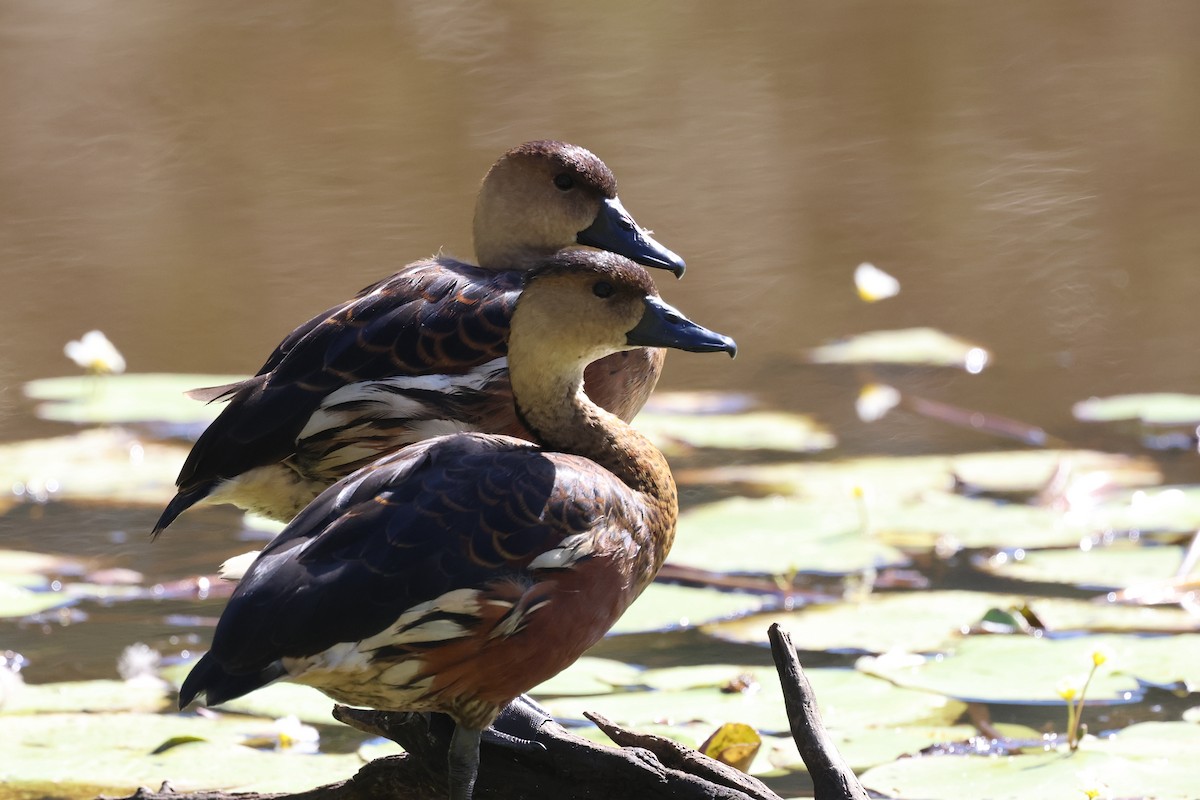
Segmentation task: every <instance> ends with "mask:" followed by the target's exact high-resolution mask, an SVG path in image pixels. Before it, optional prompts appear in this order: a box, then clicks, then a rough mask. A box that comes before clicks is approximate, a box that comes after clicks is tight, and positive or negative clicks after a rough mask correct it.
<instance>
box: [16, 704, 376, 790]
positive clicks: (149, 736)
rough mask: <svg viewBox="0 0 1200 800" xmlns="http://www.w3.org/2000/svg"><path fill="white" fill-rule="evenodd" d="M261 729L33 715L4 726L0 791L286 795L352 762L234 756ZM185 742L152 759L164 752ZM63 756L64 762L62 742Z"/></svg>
mask: <svg viewBox="0 0 1200 800" xmlns="http://www.w3.org/2000/svg"><path fill="white" fill-rule="evenodd" d="M264 723H265V724H268V725H269V724H270V723H269V722H267V721H265V720H261V719H253V718H249V719H248V718H245V717H225V716H221V717H217V718H204V717H200V716H197V715H162V714H138V713H122V714H40V715H31V716H23V717H5V719H4V735H5V758H4V759H3V760H2V761H0V783H2V784H3V786H4V787H5V791H6V792H7V793H9V794H11V795H12V796H14V797H56V798H70V799H71V800H74V799H75V798H79V800H85V799H87V800H90V798H93V797H96V796H97V795H101V794H105V795H121V796H124V795H129V794H132V793H133V792H134V791H135V790H136V789H137V788H138V787H139V786H158V785H159V784H161V783H162V782H163V781H164V780H169V781H170V782H171V785H172V786H173V787H175V789H176V790H177V791H181V792H186V791H195V790H199V789H222V790H237V791H255V792H296V791H302V790H307V789H311V788H312V787H314V786H319V785H322V784H326V783H332V782H334V781H339V780H344V779H346V778H349V777H350V776H351V775H353V774H354V773H355V772H356V771H357V770H358V769H359V767H361V766H362V761H361V759H360V758H359V757H358V756H357V755H355V754H350V755H319V756H313V755H298V754H291V753H286V752H284V753H275V752H266V751H262V750H255V749H253V748H249V747H243V746H241V745H240V744H237V743H236V742H237V741H238V740H240V738H241V737H242V736H244V735H247V734H250V733H253V732H254V731H255V730H260V729H262V727H263V725H264ZM183 740H190V741H189V742H188V743H182V744H178V745H177V746H174V747H169V748H167V749H165V750H162V751H161V752H158V753H155V751H156V750H159V749H160V748H162V747H163V746H164V745H165V744H166V743H169V742H172V741H175V742H180V741H183ZM66 742H69V743H70V750H71V752H70V757H64V754H63V746H64V743H66Z"/></svg>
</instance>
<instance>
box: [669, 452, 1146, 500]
mask: <svg viewBox="0 0 1200 800" xmlns="http://www.w3.org/2000/svg"><path fill="white" fill-rule="evenodd" d="M1063 469H1069V470H1070V471H1071V472H1072V473H1073V474H1076V475H1085V474H1091V473H1097V472H1101V473H1103V474H1104V475H1105V476H1106V480H1108V482H1110V483H1111V484H1112V485H1116V486H1132V487H1136V486H1145V485H1147V484H1153V483H1156V482H1158V481H1159V480H1161V475H1160V474H1159V472H1158V470H1157V469H1155V467H1154V464H1153V462H1151V461H1150V460H1149V459H1144V458H1132V457H1130V456H1122V455H1113V454H1112V453H1099V452H1094V451H1091V450H1000V451H989V452H981V453H968V454H965V455H955V456H908V457H903V458H883V457H870V458H852V459H846V460H843V461H835V462H828V463H813V462H798V463H791V464H769V465H736V466H728V467H716V468H711V469H691V470H680V471H679V472H678V473H677V474H676V477H677V479H679V480H680V481H681V482H684V483H690V484H718V485H721V484H734V485H735V486H737V485H743V486H746V487H748V488H750V489H752V490H754V491H755V492H756V493H761V492H762V491H763V490H764V489H767V490H771V491H775V492H778V493H788V494H803V495H808V496H811V497H829V496H831V495H835V494H836V495H838V496H842V497H845V496H848V495H849V494H850V493H851V491H852V490H853V489H854V488H855V487H860V488H861V489H863V490H865V492H866V493H867V495H868V497H874V498H889V497H901V498H907V497H911V496H913V495H916V494H919V493H921V492H924V491H929V490H941V491H952V490H954V488H955V487H956V486H958V485H960V484H965V485H966V486H967V487H968V488H969V489H971V490H972V491H977V492H1006V493H1012V492H1014V491H1025V492H1029V493H1034V492H1037V491H1040V490H1041V489H1042V488H1043V487H1044V486H1046V484H1047V483H1049V482H1050V479H1051V478H1052V477H1054V476H1055V475H1056V474H1057V473H1059V472H1060V471H1061V470H1063Z"/></svg>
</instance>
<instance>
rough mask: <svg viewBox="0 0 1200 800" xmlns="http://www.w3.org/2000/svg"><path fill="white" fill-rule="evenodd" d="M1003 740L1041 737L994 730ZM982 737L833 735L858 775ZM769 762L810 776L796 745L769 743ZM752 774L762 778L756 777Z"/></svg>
mask: <svg viewBox="0 0 1200 800" xmlns="http://www.w3.org/2000/svg"><path fill="white" fill-rule="evenodd" d="M993 727H994V728H995V729H996V730H997V731H998V732H999V733H1000V734H1001V735H1002V736H1006V737H1009V738H1013V739H1031V740H1036V739H1038V738H1039V737H1040V736H1041V734H1040V733H1039V732H1038V731H1035V730H1034V729H1032V728H1028V727H1026V726H1024V725H1009V724H1000V725H994V726H993ZM978 735H979V731H978V730H976V729H975V727H974V726H972V725H905V726H904V727H884V728H862V729H861V730H857V731H851V730H838V731H835V732H833V733H832V738H833V741H834V745H835V746H836V747H837V750H838V752H839V753H840V754H841V755H842V758H844V759H846V763H847V764H849V765H850V767H851V769H853V770H854V771H855V772H862V771H863V770H866V769H870V768H871V767H874V766H877V765H879V764H887V763H889V762H891V761H895V760H896V759H898V758H903V757H904V756H915V755H917V754H918V753H920V752H921V751H922V750H924V749H925V748H927V747H931V746H933V745H935V744H948V743H951V742H964V741H967V740H968V739H971V738H973V737H976V736H978ZM768 750H769V752H768V755H767V758H768V762H769V763H770V764H771V766H772V767H775V768H776V769H777V770H778V771H779V773H783V772H797V771H804V772H807V771H808V770H807V767H805V765H804V762H803V760H801V758H800V753H799V751H798V750H797V749H796V743H795V741H794V740H793V739H791V738H784V737H780V738H778V739H772V740H771V741H770V743H769V748H768ZM752 774H759V773H753V771H752Z"/></svg>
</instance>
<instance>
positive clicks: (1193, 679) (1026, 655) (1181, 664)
mask: <svg viewBox="0 0 1200 800" xmlns="http://www.w3.org/2000/svg"><path fill="white" fill-rule="evenodd" d="M1097 650H1103V651H1107V652H1111V653H1112V656H1111V658H1110V659H1109V661H1108V663H1107V664H1106V666H1105V668H1102V669H1100V670H1099V671H1097V673H1096V676H1095V677H1094V678H1093V680H1092V683H1091V686H1089V687H1088V693H1087V699H1088V703H1089V704H1091V703H1130V702H1137V700H1138V699H1139V698H1140V696H1141V692H1142V689H1141V687H1140V685H1139V681H1141V682H1145V683H1151V684H1158V685H1170V684H1175V683H1178V682H1183V683H1184V684H1186V685H1188V686H1192V687H1200V634H1180V635H1176V636H1162V637H1132V636H1115V635H1103V636H1078V637H1072V638H1067V639H1053V640H1052V639H1046V638H1036V637H1032V636H972V637H967V638H966V639H964V640H963V641H962V643H961V644H959V645H958V646H957V647H956V648H955V649H954V651H953V652H952V653H951V654H950V655H947V656H939V657H936V658H926V659H919V660H913V661H906V660H901V659H896V658H890V657H888V656H884V657H881V658H874V657H864V658H861V659H859V662H858V668H859V669H860V670H863V671H865V672H867V673H869V674H872V675H879V676H881V677H884V678H887V679H888V680H890V681H893V682H894V683H896V684H897V685H898V686H906V687H910V688H913V689H923V690H925V691H929V692H940V693H944V694H946V695H949V696H950V697H955V698H958V699H959V700H964V701H967V702H981V703H1017V704H1024V705H1038V704H1056V705H1057V704H1061V703H1062V699H1061V697H1060V696H1059V693H1058V688H1057V687H1058V685H1059V683H1060V682H1061V681H1062V679H1063V678H1064V677H1069V676H1073V675H1077V674H1079V673H1084V674H1086V673H1087V671H1088V670H1089V669H1090V668H1091V666H1092V653H1094V652H1096V651H1097Z"/></svg>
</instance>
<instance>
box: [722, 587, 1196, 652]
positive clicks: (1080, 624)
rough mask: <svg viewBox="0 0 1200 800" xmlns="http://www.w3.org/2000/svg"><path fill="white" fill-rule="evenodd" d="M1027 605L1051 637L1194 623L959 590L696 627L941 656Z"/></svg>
mask: <svg viewBox="0 0 1200 800" xmlns="http://www.w3.org/2000/svg"><path fill="white" fill-rule="evenodd" d="M1026 604H1027V605H1028V606H1029V607H1030V608H1031V610H1032V611H1033V613H1034V614H1036V615H1037V617H1038V618H1039V619H1040V620H1041V621H1042V623H1043V624H1045V626H1046V628H1047V630H1048V631H1050V632H1054V633H1061V632H1068V631H1070V632H1077V631H1104V632H1111V631H1134V632H1145V633H1189V632H1193V631H1197V630H1200V622H1198V621H1197V620H1196V618H1195V617H1193V616H1192V615H1190V614H1189V613H1188V612H1186V611H1184V610H1183V609H1179V608H1142V607H1138V606H1122V605H1116V604H1113V603H1094V602H1088V601H1086V600H1070V599H1065V598H1033V599H1029V600H1026V599H1025V598H1022V597H1020V596H1017V595H1000V594H988V593H985V592H964V591H932V592H931V591H924V592H906V593H895V594H891V593H889V594H873V595H870V596H868V597H866V598H864V599H862V600H858V601H856V602H846V603H838V604H830V605H811V606H805V607H804V608H801V609H798V610H796V611H783V612H778V613H772V614H762V615H756V616H752V617H745V618H742V619H736V620H731V621H728V622H718V623H714V624H709V625H705V626H703V627H702V628H701V630H703V631H704V632H705V633H707V634H709V635H710V636H715V637H716V638H718V639H724V640H726V641H733V642H739V643H743V644H757V645H762V646H764V647H765V646H767V645H768V644H769V641H768V639H767V629H768V627H770V625H771V624H773V623H779V625H780V626H781V627H783V629H784V630H786V631H788V632H789V633H790V634H791V636H792V641H793V643H794V644H795V645H796V647H798V648H800V649H801V650H809V651H833V652H862V653H885V652H888V651H889V650H904V651H907V652H913V653H934V652H944V651H947V650H951V649H953V648H955V647H957V646H958V645H959V644H961V643H962V641H963V636H964V634H965V633H966V631H967V630H968V629H970V628H971V627H972V626H974V625H976V624H977V623H979V621H980V620H981V619H982V618H983V616H984V615H985V614H986V613H987V612H988V611H989V610H991V609H993V608H996V609H1004V610H1008V609H1014V608H1017V607H1019V606H1022V605H1026Z"/></svg>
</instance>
